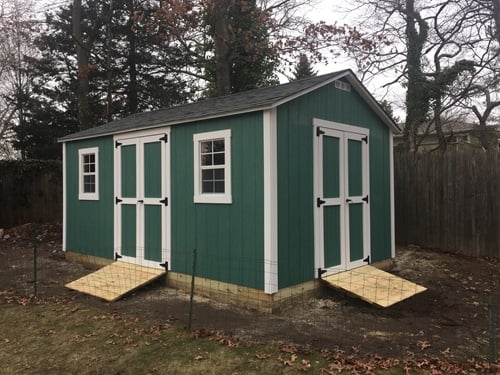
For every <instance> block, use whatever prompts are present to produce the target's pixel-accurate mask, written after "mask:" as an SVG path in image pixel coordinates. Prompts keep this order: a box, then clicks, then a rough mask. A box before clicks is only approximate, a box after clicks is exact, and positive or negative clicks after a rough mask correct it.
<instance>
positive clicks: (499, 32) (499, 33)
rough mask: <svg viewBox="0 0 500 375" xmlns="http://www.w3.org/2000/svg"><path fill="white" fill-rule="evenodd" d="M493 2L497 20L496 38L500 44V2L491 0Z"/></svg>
mask: <svg viewBox="0 0 500 375" xmlns="http://www.w3.org/2000/svg"><path fill="white" fill-rule="evenodd" d="M491 1H492V2H493V19H494V20H495V26H496V30H495V37H496V39H497V41H498V44H500V0H491Z"/></svg>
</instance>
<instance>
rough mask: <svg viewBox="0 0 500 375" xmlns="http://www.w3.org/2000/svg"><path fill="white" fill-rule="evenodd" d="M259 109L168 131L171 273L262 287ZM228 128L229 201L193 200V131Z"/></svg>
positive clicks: (261, 190) (260, 124)
mask: <svg viewBox="0 0 500 375" xmlns="http://www.w3.org/2000/svg"><path fill="white" fill-rule="evenodd" d="M262 122H263V119H262V112H253V113H249V114H243V115H237V116H231V117H223V118H219V119H212V120H206V121H199V122H193V123H188V124H183V125H179V126H174V127H172V130H171V181H172V184H171V197H172V199H171V210H172V259H171V266H172V270H173V271H175V272H181V273H185V274H191V272H192V259H193V258H192V257H193V249H195V248H196V250H197V259H196V275H197V276H200V277H206V278H209V279H213V280H220V281H224V282H228V283H233V284H238V285H243V286H247V287H253V288H259V289H263V287H264V264H263V258H264V247H263V246H264V245H263V243H264V228H263V214H264V213H263V210H264V195H263V194H264V193H263V138H262V137H263V135H262V126H263V125H262ZM224 129H230V130H231V174H232V181H231V184H232V185H231V186H232V203H231V204H214V203H210V204H208V203H196V204H195V203H193V195H194V186H193V184H194V181H193V180H194V176H193V175H194V171H193V162H194V161H193V134H195V133H204V132H210V131H215V130H224Z"/></svg>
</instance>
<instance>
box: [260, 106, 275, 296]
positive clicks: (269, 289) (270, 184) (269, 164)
mask: <svg viewBox="0 0 500 375" xmlns="http://www.w3.org/2000/svg"><path fill="white" fill-rule="evenodd" d="M263 148H264V292H265V293H267V294H273V293H276V292H277V291H278V165H277V163H278V155H277V152H278V151H277V117H276V109H271V110H267V111H264V112H263Z"/></svg>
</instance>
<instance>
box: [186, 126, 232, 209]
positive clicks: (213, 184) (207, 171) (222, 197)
mask: <svg viewBox="0 0 500 375" xmlns="http://www.w3.org/2000/svg"><path fill="white" fill-rule="evenodd" d="M193 146H194V202H195V203H231V199H232V198H231V130H220V131H214V132H208V133H198V134H194V135H193Z"/></svg>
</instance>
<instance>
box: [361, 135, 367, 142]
mask: <svg viewBox="0 0 500 375" xmlns="http://www.w3.org/2000/svg"><path fill="white" fill-rule="evenodd" d="M361 140H362V141H363V142H365V143H366V144H368V136H365V137H363V138H361Z"/></svg>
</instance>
